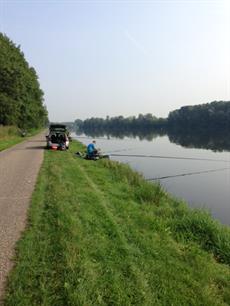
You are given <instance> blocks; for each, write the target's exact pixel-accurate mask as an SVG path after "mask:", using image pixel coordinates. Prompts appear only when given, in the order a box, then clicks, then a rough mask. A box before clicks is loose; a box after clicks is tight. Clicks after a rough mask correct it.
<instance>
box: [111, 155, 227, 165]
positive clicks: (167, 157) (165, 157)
mask: <svg viewBox="0 0 230 306" xmlns="http://www.w3.org/2000/svg"><path fill="white" fill-rule="evenodd" d="M110 156H117V157H118V156H120V157H144V158H159V159H178V160H180V159H183V160H197V161H210V162H225V163H229V162H230V160H223V159H210V158H195V157H177V156H162V155H141V154H139V155H138V154H111V155H110Z"/></svg>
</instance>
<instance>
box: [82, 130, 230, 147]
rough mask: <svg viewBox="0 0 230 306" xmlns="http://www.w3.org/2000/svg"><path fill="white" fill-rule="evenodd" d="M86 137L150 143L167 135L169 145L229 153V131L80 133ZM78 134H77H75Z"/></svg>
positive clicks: (92, 131) (95, 131)
mask: <svg viewBox="0 0 230 306" xmlns="http://www.w3.org/2000/svg"><path fill="white" fill-rule="evenodd" d="M82 132H84V134H85V135H86V136H88V137H93V138H98V137H106V138H107V139H110V138H111V137H115V138H118V139H124V138H125V137H129V138H139V140H148V141H152V140H154V139H156V138H157V137H161V136H165V135H167V136H168V138H169V140H170V142H171V143H175V144H177V145H180V146H182V147H185V148H197V149H208V150H212V151H214V152H223V151H230V132H229V131H209V132H205V131H202V132H201V131H199V132H197V131H196V132H194V131H191V130H190V131H181V130H180V131H179V130H163V129H161V130H154V131H148V130H146V129H143V130H140V129H139V130H131V131H130V130H110V131H105V130H84V131H80V133H82ZM77 133H78V132H77Z"/></svg>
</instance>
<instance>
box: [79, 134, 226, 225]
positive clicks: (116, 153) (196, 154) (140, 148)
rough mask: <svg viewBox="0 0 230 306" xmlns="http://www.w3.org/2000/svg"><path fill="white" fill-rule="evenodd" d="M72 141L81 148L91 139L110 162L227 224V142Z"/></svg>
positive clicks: (124, 138)
mask: <svg viewBox="0 0 230 306" xmlns="http://www.w3.org/2000/svg"><path fill="white" fill-rule="evenodd" d="M74 138H75V139H77V140H79V141H80V142H82V143H83V144H85V145H87V144H88V143H89V142H91V141H92V139H95V140H96V147H97V148H100V149H101V150H102V152H103V153H106V154H110V159H111V160H116V161H119V162H122V163H127V164H129V165H130V167H131V168H133V169H134V170H136V171H138V172H140V173H142V174H143V176H144V177H145V178H146V179H148V180H150V181H159V182H160V184H161V185H162V186H163V187H164V189H165V190H166V191H168V192H169V193H171V194H172V195H174V196H176V197H178V198H182V199H184V200H186V201H187V202H188V203H189V205H190V206H191V207H194V208H195V207H196V208H204V209H206V210H208V211H210V213H211V214H212V216H213V217H214V218H216V219H218V220H219V221H221V222H222V223H224V224H228V225H229V224H230V150H229V146H228V145H227V143H228V142H229V140H228V139H229V138H228V139H227V140H226V141H225V140H222V141H221V139H220V137H217V138H216V139H214V140H213V139H212V138H208V139H207V138H204V139H198V140H197V139H196V138H194V137H191V138H189V139H188V137H187V138H183V137H176V136H175V135H173V136H172V135H170V136H168V135H163V136H160V135H151V136H148V135H146V137H143V135H142V136H141V137H140V136H139V137H138V136H136V137H135V136H133V137H127V136H121V135H119V137H115V136H100V137H95V135H94V136H93V135H88V136H86V135H83V134H81V135H77V134H74ZM227 141H228V142H227Z"/></svg>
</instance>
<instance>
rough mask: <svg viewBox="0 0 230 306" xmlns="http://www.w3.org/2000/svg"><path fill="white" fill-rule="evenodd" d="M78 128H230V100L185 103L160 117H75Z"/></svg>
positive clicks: (105, 129) (102, 130)
mask: <svg viewBox="0 0 230 306" xmlns="http://www.w3.org/2000/svg"><path fill="white" fill-rule="evenodd" d="M75 127H76V129H78V130H80V131H83V132H97V133H101V132H106V133H111V134H113V133H114V131H116V132H117V131H119V132H121V133H122V132H128V131H134V132H135V131H140V130H142V131H153V130H158V131H159V130H161V131H163V130H164V131H168V130H172V129H176V130H183V131H184V130H192V131H194V130H196V131H199V130H202V131H203V130H206V131H209V130H230V101H227V102H226V101H219V102H217V101H214V102H211V103H206V104H201V105H195V106H183V107H181V108H180V109H178V110H174V111H172V112H170V113H169V116H168V118H165V119H164V118H157V117H155V116H153V115H152V114H146V115H142V114H140V115H139V116H138V117H134V116H133V117H128V118H124V117H123V116H118V117H111V118H110V117H108V116H107V118H106V119H103V118H90V119H86V120H84V121H83V120H80V119H77V120H75Z"/></svg>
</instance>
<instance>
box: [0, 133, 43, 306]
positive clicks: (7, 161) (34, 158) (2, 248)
mask: <svg viewBox="0 0 230 306" xmlns="http://www.w3.org/2000/svg"><path fill="white" fill-rule="evenodd" d="M44 146H45V134H44V133H42V134H40V135H37V136H35V137H33V138H30V139H29V140H27V141H25V142H23V143H20V144H18V145H16V146H14V147H12V148H10V149H7V150H5V151H2V152H0V304H1V297H2V296H3V292H4V285H5V281H6V277H7V274H8V273H9V271H10V269H11V268H12V265H13V262H12V257H13V255H14V247H15V243H16V241H17V240H18V239H19V238H20V234H21V232H22V231H23V230H24V228H25V223H26V216H27V209H28V206H29V203H30V198H31V195H32V192H33V189H34V185H35V182H36V178H37V174H38V171H39V169H40V166H41V163H42V160H43V152H44V150H43V149H44Z"/></svg>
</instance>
